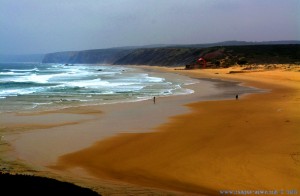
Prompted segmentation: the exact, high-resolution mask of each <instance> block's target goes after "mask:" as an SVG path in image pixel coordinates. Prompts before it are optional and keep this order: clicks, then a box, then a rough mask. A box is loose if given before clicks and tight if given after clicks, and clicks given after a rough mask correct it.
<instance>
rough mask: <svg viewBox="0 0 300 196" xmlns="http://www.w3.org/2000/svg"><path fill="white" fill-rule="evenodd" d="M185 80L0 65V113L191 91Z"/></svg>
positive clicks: (112, 69) (119, 70)
mask: <svg viewBox="0 0 300 196" xmlns="http://www.w3.org/2000/svg"><path fill="white" fill-rule="evenodd" d="M196 82H197V81H196V80H193V79H190V78H188V77H184V76H176V77H164V76H163V75H162V74H157V73H154V72H146V71H145V70H143V69H139V68H132V67H127V66H115V65H113V66H111V65H87V64H72V65H68V64H42V63H0V112H27V111H35V110H55V109H60V108H66V107H74V106H83V105H99V104H111V103H119V102H132V101H140V100H147V99H152V98H153V97H154V96H157V97H159V96H170V95H178V94H189V93H193V91H192V90H190V89H187V88H185V86H184V85H186V84H192V83H196Z"/></svg>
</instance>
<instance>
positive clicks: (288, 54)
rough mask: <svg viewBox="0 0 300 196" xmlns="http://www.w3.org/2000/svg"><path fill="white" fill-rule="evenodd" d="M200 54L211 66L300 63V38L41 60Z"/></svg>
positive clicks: (133, 61) (126, 61)
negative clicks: (297, 39)
mask: <svg viewBox="0 0 300 196" xmlns="http://www.w3.org/2000/svg"><path fill="white" fill-rule="evenodd" d="M200 57H203V58H205V59H206V60H207V61H208V65H209V66H212V67H227V66H229V65H234V64H268V63H293V64H295V63H296V64H299V63H300V41H275V42H239V41H228V42H220V43H212V44H195V45H149V46H141V47H122V48H110V49H98V50H85V51H70V52H57V53H50V54H46V55H45V57H44V59H43V63H70V64H72V63H90V64H95V63H100V64H114V65H162V66H182V65H186V64H191V63H194V62H195V61H196V59H198V58H200Z"/></svg>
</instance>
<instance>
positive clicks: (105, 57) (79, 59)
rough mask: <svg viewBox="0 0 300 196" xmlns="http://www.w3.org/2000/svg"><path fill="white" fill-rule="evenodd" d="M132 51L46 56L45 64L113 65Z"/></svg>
mask: <svg viewBox="0 0 300 196" xmlns="http://www.w3.org/2000/svg"><path fill="white" fill-rule="evenodd" d="M130 52H131V50H130V49H99V50H85V51H70V52H56V53H50V54H46V55H45V57H44V59H43V63H89V64H94V63H103V64H112V63H113V62H115V61H116V60H117V59H120V58H122V57H123V56H125V55H127V54H128V53H130Z"/></svg>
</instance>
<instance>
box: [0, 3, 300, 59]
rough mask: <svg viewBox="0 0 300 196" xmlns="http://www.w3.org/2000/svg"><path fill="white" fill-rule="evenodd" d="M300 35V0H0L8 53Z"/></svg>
mask: <svg viewBox="0 0 300 196" xmlns="http://www.w3.org/2000/svg"><path fill="white" fill-rule="evenodd" d="M229 40H238V41H276V40H300V0H43V1H41V0H0V54H40V53H50V52H58V51H72V50H87V49H100V48H110V47H120V46H141V45H149V44H201V43H214V42H221V41H229Z"/></svg>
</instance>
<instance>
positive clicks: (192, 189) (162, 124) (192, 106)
mask: <svg viewBox="0 0 300 196" xmlns="http://www.w3.org/2000/svg"><path fill="white" fill-rule="evenodd" d="M150 68H151V69H153V67H150ZM154 69H155V70H157V71H167V72H171V73H172V72H175V71H174V70H172V69H173V68H161V67H160V68H154ZM193 71H195V72H200V71H198V70H193ZM193 71H190V72H191V73H190V74H187V75H188V76H190V77H193V76H199V73H195V72H194V73H193ZM204 71H205V70H204ZM227 71H228V70H227ZM185 72H188V71H183V72H179V73H180V74H186V73H185ZM205 74H206V75H205ZM247 74H248V73H247ZM220 75H221V74H217V77H219V78H220V79H222V80H224V79H230V77H232V75H230V76H229V77H227V76H226V75H225V77H220ZM200 76H201V74H200ZM213 76H216V74H215V73H210V75H209V74H207V73H204V74H202V76H201V77H213ZM243 77H244V76H242V77H241V78H238V77H237V78H234V77H233V78H231V80H240V81H239V82H245V81H246V82H247V80H245V79H244V78H243ZM260 82H261V81H260ZM260 82H258V83H255V82H254V83H252V84H254V86H259V84H260ZM257 84H258V85H257ZM242 85H243V84H242ZM259 87H264V89H266V88H267V89H272V88H269V87H272V85H260V86H259ZM272 93H274V89H273V91H272V92H270V93H266V94H272ZM264 94H265V93H264ZM255 95H256V94H254V95H253V94H252V95H248V96H246V97H245V98H244V97H242V99H241V100H243V101H244V100H249V99H251V98H252V97H253V96H254V97H255ZM179 96H181V95H179ZM176 97H178V96H176ZM160 99H161V98H159V100H158V103H159V102H160ZM165 99H167V100H170V99H171V100H172V97H166V98H165ZM173 99H176V98H174V97H173ZM185 101H186V100H185ZM198 101H199V100H198ZM200 101H201V100H200ZM145 102H149V101H145ZM166 102H169V101H166ZM183 102H184V101H183ZM219 102H220V103H224V102H230V100H225V101H220V100H219V101H213V103H214V104H215V103H219ZM190 103H191V102H190ZM207 103H208V102H199V103H198V104H200V105H201V107H202V106H203V105H209V104H207ZM182 104H184V103H182ZM141 105H143V104H141ZM195 105H197V103H193V104H189V109H187V111H186V112H185V113H181V114H180V112H179V113H176V112H175V113H174V115H167V116H172V117H171V119H169V120H168V121H167V122H166V121H164V122H156V123H154V124H157V125H160V126H159V127H158V128H156V129H155V130H159V131H162V130H164V131H163V132H165V131H166V130H165V128H166V127H168V126H171V125H172V124H174V123H176V122H177V123H178V122H179V121H182V119H179V120H178V118H181V117H182V116H188V115H191V113H193V112H194V110H195ZM182 107H183V106H182ZM196 107H198V106H196ZM123 109H124V108H123ZM137 109H140V106H139V107H137ZM148 110H149V109H148ZM188 110H190V112H188ZM101 111H102V110H101ZM73 112H74V111H73ZM103 113H104V114H99V115H105V114H106V113H107V111H104V112H103ZM108 113H109V112H108ZM178 114H180V115H179V116H178ZM100 118H101V117H100ZM122 118H124V116H123V117H122ZM166 118H167V119H168V117H166ZM174 119H175V120H174ZM194 120H195V119H194ZM196 121H197V120H196ZM137 123H138V122H135V124H137ZM75 126H77V127H78V125H75ZM148 126H149V125H148ZM165 126H166V127H165ZM146 127H147V126H146ZM149 127H151V126H149ZM154 127H155V126H154ZM152 128H153V127H152ZM146 129H149V128H146ZM150 129H151V128H150ZM152 133H153V132H151V133H147V134H139V133H126V134H122V135H121V136H119V137H118V136H117V137H113V138H115V139H113V138H111V140H112V141H113V142H109V141H110V139H108V141H104V142H103V140H102V142H97V144H95V145H93V146H92V147H90V148H87V149H84V148H85V147H80V148H78V149H80V150H82V151H85V150H88V149H91V148H93V147H96V146H97V145H98V144H101V145H104V146H105V145H107V146H115V144H113V143H116V141H119V140H120V141H122V140H123V142H124V141H126V140H128V138H131V137H137V138H140V137H141V135H143V136H142V138H143V137H144V136H145V135H146V136H145V137H146V138H147V136H148V135H153V134H152ZM155 133H156V132H155ZM25 134H27V133H25ZM41 134H42V133H41ZM70 134H71V133H70ZM42 135H44V134H42ZM154 135H156V134H154ZM169 136H170V137H171V138H172V137H173V136H172V135H168V137H169ZM43 137H45V135H44V136H43ZM177 137H178V136H177ZM122 138H123V139H122ZM173 139H174V137H173ZM114 140H116V141H114ZM145 141H148V140H147V139H146V140H145ZM155 141H156V142H155ZM158 141H159V140H153V141H152V143H153V145H161V143H160V142H158ZM148 142H149V141H148ZM117 143H118V142H117ZM179 143H180V142H179ZM137 146H139V147H142V146H143V144H139V145H137ZM115 147H116V146H115ZM102 148H103V147H102ZM177 148H178V147H177ZM98 149H99V148H98ZM141 149H143V148H141ZM175 149H176V148H175ZM123 150H124V149H123ZM123 150H122V151H123ZM131 150H132V149H131ZM188 150H190V149H188ZM94 151H95V150H94ZM94 151H92V152H94ZM169 151H170V149H169ZM125 152H127V153H128V151H126V149H125ZM115 153H117V152H115ZM153 153H158V154H159V152H153ZM165 153H166V152H165ZM190 153H191V152H190ZM62 154H63V153H62ZM74 154H76V152H75V153H74ZM79 154H80V153H79ZM127 155H129V154H127ZM65 156H68V155H65ZM65 156H64V157H65ZM77 156H79V157H81V158H83V155H82V154H81V155H77ZM118 156H120V155H119V154H118ZM118 156H117V155H116V156H115V158H117V157H118ZM152 158H153V157H152ZM160 158H163V157H161V156H160ZM208 158H209V157H208ZM117 159H118V158H117ZM157 160H158V162H161V161H159V160H160V159H157ZM96 161H97V160H96ZM75 162H76V161H75ZM152 162H153V160H152ZM73 163H74V161H73ZM140 163H144V162H143V161H142V162H140ZM175 163H176V162H175ZM68 164H69V166H72V161H71V162H69V163H64V165H68ZM75 165H76V164H75ZM79 165H80V164H79ZM83 165H84V164H83ZM113 165H114V163H113V164H112V166H113ZM60 166H61V165H60ZM81 166H82V165H81ZM135 166H136V165H135ZM86 168H87V169H89V168H88V167H86ZM146 168H147V167H146ZM90 169H91V168H90ZM123 169H124V168H123ZM150 169H151V168H150ZM157 169H158V170H157ZM156 170H157V171H156ZM156 170H150V171H152V174H155V172H154V171H156V174H155V175H154V176H152V178H151V177H149V179H148V180H141V181H143V183H136V181H134V180H132V179H131V178H132V177H129V180H128V177H126V175H125V176H124V174H123V176H122V177H121V179H123V180H124V181H125V182H129V183H134V184H139V185H140V186H146V187H147V186H150V187H158V188H162V189H167V190H170V189H171V190H175V191H176V190H177V191H184V192H185V191H187V192H196V193H199V186H198V185H197V184H196V185H193V186H192V185H191V183H187V182H189V181H190V180H191V179H190V180H188V181H186V183H187V184H185V186H186V185H188V186H187V188H184V186H183V187H182V186H180V184H182V183H181V181H179V182H177V186H176V185H174V186H173V185H172V186H170V184H169V183H167V182H168V177H170V174H168V173H166V174H165V176H167V177H162V176H160V175H159V174H157V172H158V171H159V168H156ZM94 171H95V169H94ZM125 171H126V169H125ZM144 172H145V173H146V174H151V172H150V173H149V171H148V172H147V170H146V171H144ZM153 172H154V173H153ZM108 173H109V172H108ZM125 173H126V172H125ZM133 173H134V172H133ZM121 174H122V172H121ZM127 174H128V173H127ZM188 174H189V173H188ZM188 174H186V175H188ZM102 175H103V174H102ZM132 175H133V176H134V175H138V176H140V175H141V174H139V173H138V174H137V173H135V174H132ZM97 176H98V177H99V176H101V175H100V174H97ZM104 176H105V175H104ZM150 176H151V175H150ZM155 176H156V177H155ZM157 176H159V178H158V177H157ZM108 177H109V175H108ZM110 177H111V176H110ZM135 177H136V176H135ZM144 177H145V176H144ZM153 177H154V179H156V180H157V178H158V179H160V181H158V182H157V183H158V185H157V184H155V183H154V184H153ZM117 178H120V176H117ZM112 179H114V178H112ZM139 179H141V177H140V178H139ZM151 179H152V180H151ZM171 179H172V178H171ZM175 179H176V178H175ZM187 179H189V178H187ZM187 179H186V180H187ZM149 180H150V182H149ZM151 181H152V184H151ZM160 183H161V184H162V185H161V184H160ZM166 183H167V184H169V185H166ZM161 186H162V187H161ZM178 186H179V187H178ZM180 187H181V188H180ZM207 187H210V186H207ZM200 188H201V187H200ZM201 190H202V192H201V191H200V193H203V194H207V193H213V192H211V191H214V188H205V186H204V187H202V189H201ZM205 190H206V191H205Z"/></svg>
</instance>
